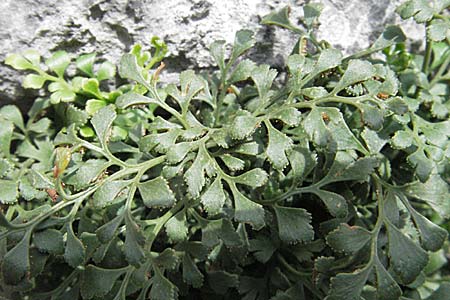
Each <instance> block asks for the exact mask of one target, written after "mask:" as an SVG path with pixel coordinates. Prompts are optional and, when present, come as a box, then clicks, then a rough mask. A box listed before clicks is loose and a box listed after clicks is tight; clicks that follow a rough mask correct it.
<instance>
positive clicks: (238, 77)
mask: <svg viewBox="0 0 450 300" xmlns="http://www.w3.org/2000/svg"><path fill="white" fill-rule="evenodd" d="M254 68H255V63H254V62H253V61H251V60H249V59H244V60H243V61H241V62H240V63H239V64H238V65H237V66H236V68H235V69H234V70H233V72H232V73H231V75H230V78H228V82H229V83H235V82H239V81H243V80H247V79H248V78H249V77H250V75H251V74H252V71H253V69H254Z"/></svg>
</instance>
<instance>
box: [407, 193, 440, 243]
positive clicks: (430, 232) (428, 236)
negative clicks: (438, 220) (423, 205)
mask: <svg viewBox="0 0 450 300" xmlns="http://www.w3.org/2000/svg"><path fill="white" fill-rule="evenodd" d="M405 200H406V201H408V200H407V199H405ZM410 213H411V217H412V219H413V221H414V224H415V225H416V227H417V229H418V230H419V233H420V244H421V245H422V247H423V248H424V249H425V250H428V251H433V252H435V251H438V250H439V249H441V248H442V246H443V245H444V242H445V240H446V239H447V236H448V233H447V231H446V230H445V229H444V228H442V227H439V226H438V225H436V224H434V223H433V222H431V221H430V220H428V219H427V218H425V217H424V216H422V215H421V214H420V213H418V212H417V211H415V210H414V209H412V210H411V209H410Z"/></svg>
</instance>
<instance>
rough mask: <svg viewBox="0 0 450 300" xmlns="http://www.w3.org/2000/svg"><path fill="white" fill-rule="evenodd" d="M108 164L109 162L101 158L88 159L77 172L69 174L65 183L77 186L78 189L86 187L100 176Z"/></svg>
mask: <svg viewBox="0 0 450 300" xmlns="http://www.w3.org/2000/svg"><path fill="white" fill-rule="evenodd" d="M107 166H108V165H107V163H106V162H105V161H104V160H101V159H90V160H87V161H86V162H84V163H83V164H82V165H81V166H80V168H79V169H78V170H77V171H76V172H75V173H70V174H68V175H67V177H66V180H65V183H66V184H70V185H73V186H75V188H76V189H82V188H85V187H87V186H88V185H89V184H90V183H91V182H93V181H94V180H95V179H96V178H98V176H100V174H101V173H102V171H103V170H104V169H105V168H106V167H107Z"/></svg>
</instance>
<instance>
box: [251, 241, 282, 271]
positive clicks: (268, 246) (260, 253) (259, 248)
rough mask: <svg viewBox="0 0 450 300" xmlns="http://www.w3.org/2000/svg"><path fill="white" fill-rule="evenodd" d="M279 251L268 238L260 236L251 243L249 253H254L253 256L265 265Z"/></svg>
mask: <svg viewBox="0 0 450 300" xmlns="http://www.w3.org/2000/svg"><path fill="white" fill-rule="evenodd" d="M276 250H277V247H276V246H275V244H274V243H273V241H272V240H271V239H270V238H269V237H266V236H258V237H257V238H256V239H252V240H250V241H249V247H248V251H250V252H253V256H254V257H255V258H256V260H258V261H259V262H261V263H263V264H265V263H267V262H268V261H269V259H270V258H271V257H272V255H273V254H274V253H275V251H276Z"/></svg>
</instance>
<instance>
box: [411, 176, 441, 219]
mask: <svg viewBox="0 0 450 300" xmlns="http://www.w3.org/2000/svg"><path fill="white" fill-rule="evenodd" d="M402 191H404V192H405V193H406V195H408V196H410V197H414V198H417V199H421V200H423V201H425V202H426V203H427V204H428V205H430V206H431V208H432V209H434V210H435V211H436V212H437V213H438V214H439V215H440V216H441V217H443V218H448V217H449V216H450V201H448V195H449V193H450V187H449V186H448V184H447V183H446V182H445V181H444V180H443V179H442V178H441V176H439V175H437V174H433V175H431V176H430V178H429V179H428V180H427V181H426V182H425V183H421V182H418V181H416V182H413V183H410V184H407V185H405V186H404V187H403V188H402Z"/></svg>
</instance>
